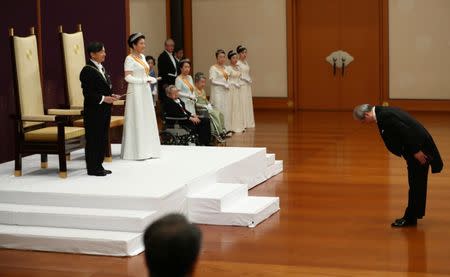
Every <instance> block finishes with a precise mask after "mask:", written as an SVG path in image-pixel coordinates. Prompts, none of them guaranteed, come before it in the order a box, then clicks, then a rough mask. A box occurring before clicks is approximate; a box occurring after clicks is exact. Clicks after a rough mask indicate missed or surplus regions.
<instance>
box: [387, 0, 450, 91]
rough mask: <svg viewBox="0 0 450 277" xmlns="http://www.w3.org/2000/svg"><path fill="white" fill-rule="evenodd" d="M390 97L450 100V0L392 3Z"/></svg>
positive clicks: (397, 0)
mask: <svg viewBox="0 0 450 277" xmlns="http://www.w3.org/2000/svg"><path fill="white" fill-rule="evenodd" d="M389 62H390V66H389V73H390V76H389V84H390V88H389V94H390V98H394V99H450V0H389Z"/></svg>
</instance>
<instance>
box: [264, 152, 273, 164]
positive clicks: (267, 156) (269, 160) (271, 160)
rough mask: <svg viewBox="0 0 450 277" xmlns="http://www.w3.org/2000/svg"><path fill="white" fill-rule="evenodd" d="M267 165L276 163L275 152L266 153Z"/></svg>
mask: <svg viewBox="0 0 450 277" xmlns="http://www.w3.org/2000/svg"><path fill="white" fill-rule="evenodd" d="M266 160H267V166H271V165H273V164H274V163H275V154H272V153H267V154H266Z"/></svg>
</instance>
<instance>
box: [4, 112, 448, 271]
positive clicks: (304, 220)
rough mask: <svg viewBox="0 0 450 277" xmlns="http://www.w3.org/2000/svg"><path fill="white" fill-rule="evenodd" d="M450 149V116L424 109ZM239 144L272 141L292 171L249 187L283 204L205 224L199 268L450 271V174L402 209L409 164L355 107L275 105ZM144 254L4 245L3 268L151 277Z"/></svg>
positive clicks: (442, 145)
mask: <svg viewBox="0 0 450 277" xmlns="http://www.w3.org/2000/svg"><path fill="white" fill-rule="evenodd" d="M415 115H416V116H417V118H418V119H419V120H420V121H422V123H424V125H425V126H426V127H427V128H428V129H429V131H430V132H431V133H432V135H433V136H434V138H435V141H436V143H437V144H438V147H439V149H440V151H441V155H442V157H443V158H444V162H445V161H446V160H447V157H449V155H450V114H448V113H416V114H415ZM256 120H257V128H256V129H254V130H251V131H248V132H246V133H245V134H242V135H235V136H234V137H233V138H232V139H230V141H229V143H228V145H231V146H266V147H267V148H268V151H269V152H273V153H276V155H277V158H278V159H283V160H284V173H282V174H280V175H278V176H276V177H275V178H272V179H271V180H269V181H268V182H266V183H265V184H264V185H261V186H258V187H256V188H254V189H253V190H251V191H250V194H251V195H270V196H272V195H277V196H279V197H280V202H281V210H280V212H279V213H277V214H275V215H273V216H272V217H270V218H269V219H268V220H266V221H265V222H263V223H262V224H260V225H259V226H257V227H256V228H254V229H249V228H242V227H223V226H201V229H202V230H203V233H204V241H203V248H202V253H201V257H200V262H199V265H198V268H197V272H196V275H195V276H446V275H447V276H450V173H449V171H448V170H447V169H446V168H444V171H443V173H441V174H437V175H430V177H429V189H428V203H427V205H428V206H427V214H426V216H425V217H424V219H423V220H421V221H420V222H419V225H418V226H417V228H409V229H392V228H391V227H390V223H391V222H392V220H393V219H394V218H397V217H400V216H401V215H402V214H403V210H404V207H405V205H406V200H407V198H406V195H407V183H406V170H405V162H404V161H403V160H402V159H400V158H397V157H395V156H393V155H390V154H388V152H387V151H386V150H385V148H384V145H383V143H382V141H381V139H380V138H379V135H378V133H377V130H376V126H374V125H372V126H368V125H361V124H359V123H357V122H354V121H353V120H352V117H351V114H350V113H344V112H341V113H333V112H299V113H284V112H272V111H270V112H267V111H264V112H262V111H259V112H257V114H256ZM146 275H147V271H146V269H145V265H144V259H143V255H142V254H141V255H139V256H137V257H132V258H111V257H98V256H88V255H71V254H57V253H42V252H31V251H14V250H0V276H3V277H6V276H77V277H101V276H146Z"/></svg>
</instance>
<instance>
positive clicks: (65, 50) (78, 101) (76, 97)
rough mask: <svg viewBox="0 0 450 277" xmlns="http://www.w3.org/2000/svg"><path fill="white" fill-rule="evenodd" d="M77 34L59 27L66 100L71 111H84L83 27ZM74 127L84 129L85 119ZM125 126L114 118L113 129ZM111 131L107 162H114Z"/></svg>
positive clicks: (118, 119)
mask: <svg viewBox="0 0 450 277" xmlns="http://www.w3.org/2000/svg"><path fill="white" fill-rule="evenodd" d="M77 29H78V30H77V32H75V33H73V34H68V33H64V32H63V27H62V26H59V34H60V36H61V49H62V56H63V59H64V62H63V64H64V69H65V79H66V99H68V101H69V105H68V106H69V107H70V108H71V109H83V101H84V98H83V91H82V89H81V83H80V72H81V70H82V69H83V67H84V66H85V65H86V58H85V55H84V39H83V32H82V30H81V25H78V26H77ZM124 103H125V101H116V102H114V105H124ZM73 125H74V126H77V127H83V126H84V122H83V119H78V120H75V121H74V122H73ZM120 126H123V116H112V117H111V123H110V125H109V127H110V130H111V128H115V127H120ZM110 137H111V131H109V137H108V145H107V148H106V152H105V161H107V162H111V161H112V154H111V141H110Z"/></svg>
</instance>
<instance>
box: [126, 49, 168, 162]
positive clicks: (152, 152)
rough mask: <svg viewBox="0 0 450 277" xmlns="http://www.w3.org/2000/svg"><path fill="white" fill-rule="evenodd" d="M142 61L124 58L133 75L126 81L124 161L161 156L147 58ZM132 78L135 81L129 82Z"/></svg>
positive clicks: (142, 58) (130, 57)
mask: <svg viewBox="0 0 450 277" xmlns="http://www.w3.org/2000/svg"><path fill="white" fill-rule="evenodd" d="M140 58H141V60H139V61H138V60H136V59H138V58H137V57H132V56H131V55H128V56H127V58H126V59H125V65H124V68H125V71H131V72H132V74H131V76H130V77H132V78H128V79H129V80H127V77H125V79H126V80H127V82H128V90H127V93H128V95H127V98H126V103H125V121H124V125H123V136H122V150H121V157H122V159H125V160H145V159H150V158H159V157H160V156H161V143H160V141H159V131H158V125H157V123H156V115H155V108H154V106H153V98H152V91H151V89H150V85H149V83H148V80H149V78H151V77H149V76H148V73H147V72H146V67H145V65H147V66H148V64H147V62H146V61H145V56H144V55H141V57H140ZM130 79H132V80H130Z"/></svg>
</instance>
